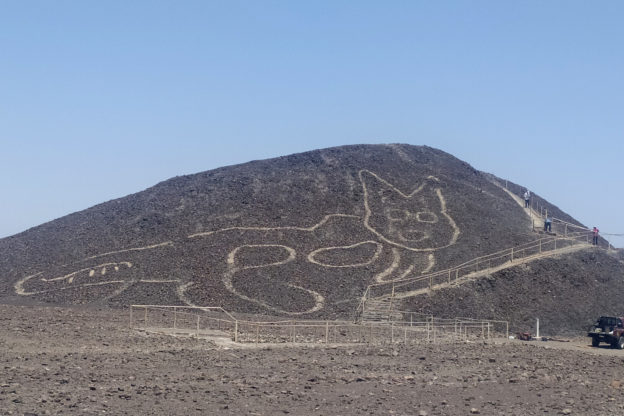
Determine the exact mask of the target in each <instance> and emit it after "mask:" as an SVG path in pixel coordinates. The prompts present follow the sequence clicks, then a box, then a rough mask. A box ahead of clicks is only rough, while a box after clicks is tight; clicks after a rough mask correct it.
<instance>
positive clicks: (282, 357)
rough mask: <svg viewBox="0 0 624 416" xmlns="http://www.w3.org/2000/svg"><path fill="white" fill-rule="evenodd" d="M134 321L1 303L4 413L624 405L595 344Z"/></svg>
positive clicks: (466, 411) (436, 411) (614, 354)
mask: <svg viewBox="0 0 624 416" xmlns="http://www.w3.org/2000/svg"><path fill="white" fill-rule="evenodd" d="M127 324H128V316H127V310H110V309H95V308H75V307H74V308H53V307H42V306H30V307H18V306H6V305H5V306H0V328H2V331H0V366H1V368H2V372H1V373H0V415H31V416H32V415H61V414H76V415H100V414H110V415H137V414H154V415H206V414H224V415H279V414H291V415H363V414H368V415H421V416H424V415H474V414H481V415H523V416H524V415H598V416H600V415H614V414H622V413H624V404H623V403H624V401H623V400H624V389H623V384H622V381H623V380H624V377H623V376H622V371H621V368H622V365H623V364H624V353H623V352H622V351H619V350H617V351H616V350H611V349H607V348H591V347H590V346H589V345H588V342H587V341H588V340H587V339H578V340H574V341H573V342H568V343H563V342H552V341H549V342H538V341H533V342H522V341H515V340H514V341H510V340H499V341H490V342H487V343H460V344H448V343H447V344H426V345H420V346H410V347H405V346H402V345H383V346H373V345H360V346H353V345H348V346H331V345H330V346H327V347H325V346H323V347H318V346H317V347H313V346H310V347H284V346H272V347H260V348H236V347H230V348H222V347H217V346H216V345H215V344H213V343H210V342H207V341H200V340H194V339H188V338H174V337H169V336H164V335H147V334H145V333H141V332H136V331H134V330H132V329H130V328H128V327H127Z"/></svg>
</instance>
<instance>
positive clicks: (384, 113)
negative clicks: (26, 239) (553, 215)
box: [0, 0, 624, 246]
mask: <svg viewBox="0 0 624 416" xmlns="http://www.w3.org/2000/svg"><path fill="white" fill-rule="evenodd" d="M623 21H624V2H622V1H602V2H588V1H567V0H566V1H546V2H545V1H500V0H493V1H467V0H465V1H464V0H462V1H444V2H440V1H415V0H414V1H376V2H372V1H362V0H358V1H339V0H338V1H336V0H332V1H308V2H300V1H251V0H250V1H244V2H239V1H230V0H228V1H218V2H216V1H215V2H211V1H153V0H150V1H101V2H95V1H78V0H76V1H6V0H0V140H1V143H2V147H1V152H0V166H1V169H2V175H0V189H2V194H3V197H2V203H1V205H0V237H4V236H8V235H12V234H15V233H18V232H20V231H23V230H26V229H28V228H30V227H32V226H35V225H38V224H41V223H43V222H46V221H50V220H53V219H55V218H58V217H61V216H63V215H66V214H69V213H71V212H75V211H80V210H82V209H85V208H88V207H90V206H92V205H95V204H97V203H100V202H104V201H107V200H110V199H113V198H119V197H122V196H125V195H127V194H130V193H134V192H137V191H140V190H143V189H145V188H147V187H149V186H152V185H154V184H156V183H157V182H159V181H162V180H165V179H168V178H170V177H173V176H176V175H182V174H189V173H195V172H200V171H204V170H208V169H213V168H216V167H219V166H224V165H230V164H234V163H241V162H246V161H249V160H253V159H264V158H269V157H275V156H281V155H286V154H291V153H295V152H301V151H306V150H312V149H317V148H324V147H330V146H338V145H343V144H355V143H386V142H403V143H411V144H416V145H421V144H426V145H429V146H432V147H436V148H439V149H442V150H445V151H447V152H449V153H451V154H453V155H455V156H457V157H458V158H460V159H462V160H464V161H466V162H468V163H470V164H471V165H473V166H474V167H475V168H477V169H479V170H483V171H487V172H491V173H494V174H496V175H498V176H501V177H503V178H507V179H510V180H512V181H514V182H517V183H520V184H523V185H526V186H528V187H529V188H530V189H532V190H534V191H535V192H537V193H539V194H541V195H543V196H544V197H546V198H547V199H548V200H550V201H551V202H553V203H555V204H557V205H558V206H559V207H560V208H562V209H563V210H565V211H567V212H568V213H570V214H571V215H572V216H574V217H575V218H577V219H578V220H580V221H582V222H583V223H585V224H586V225H588V226H593V225H597V226H598V227H600V228H601V231H603V232H607V233H608V232H611V233H624V214H623V210H622V207H623V205H624V196H623V193H622V179H623V177H624V168H623V167H622V164H623V161H622V157H623V155H624V143H623V142H624V137H623V133H624V126H623V121H624V118H623V115H624V25H623V24H622V22H623ZM612 241H613V242H615V244H616V245H618V246H624V239H620V240H616V239H613V240H612Z"/></svg>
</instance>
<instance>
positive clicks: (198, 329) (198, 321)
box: [197, 315, 199, 334]
mask: <svg viewBox="0 0 624 416" xmlns="http://www.w3.org/2000/svg"><path fill="white" fill-rule="evenodd" d="M197 333H198V334H199V315H197Z"/></svg>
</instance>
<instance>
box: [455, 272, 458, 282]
mask: <svg viewBox="0 0 624 416" xmlns="http://www.w3.org/2000/svg"><path fill="white" fill-rule="evenodd" d="M458 280H459V269H455V283H457V281H458Z"/></svg>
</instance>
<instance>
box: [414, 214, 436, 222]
mask: <svg viewBox="0 0 624 416" xmlns="http://www.w3.org/2000/svg"><path fill="white" fill-rule="evenodd" d="M416 219H417V220H418V221H419V222H429V223H436V222H438V216H437V215H436V214H434V213H433V212H431V211H423V212H418V213H417V214H416Z"/></svg>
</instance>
